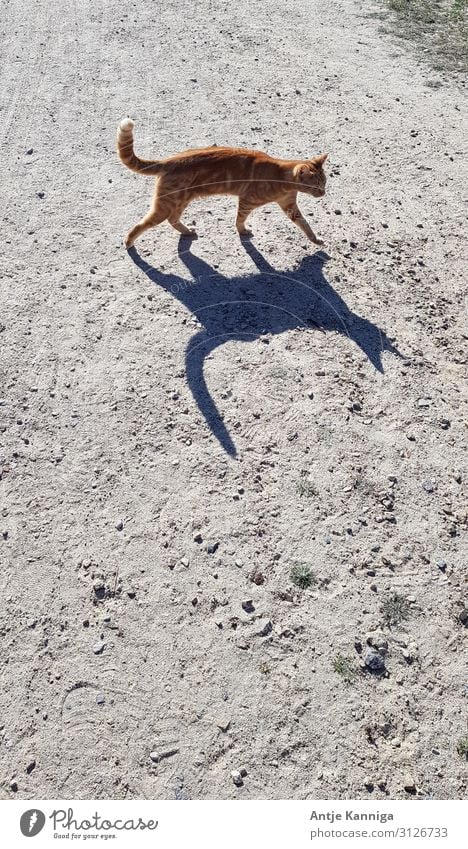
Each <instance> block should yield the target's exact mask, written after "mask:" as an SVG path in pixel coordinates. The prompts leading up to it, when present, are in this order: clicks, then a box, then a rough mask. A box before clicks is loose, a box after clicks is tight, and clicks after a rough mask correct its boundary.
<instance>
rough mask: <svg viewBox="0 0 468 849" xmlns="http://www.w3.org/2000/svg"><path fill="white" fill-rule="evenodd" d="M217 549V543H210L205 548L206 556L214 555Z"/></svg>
mask: <svg viewBox="0 0 468 849" xmlns="http://www.w3.org/2000/svg"><path fill="white" fill-rule="evenodd" d="M218 548H219V542H210V543H209V544H208V545H207V546H206V550H207V552H208V554H214V553H215V551H216V550H217V549H218Z"/></svg>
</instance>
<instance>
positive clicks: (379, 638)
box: [366, 631, 388, 654]
mask: <svg viewBox="0 0 468 849" xmlns="http://www.w3.org/2000/svg"><path fill="white" fill-rule="evenodd" d="M366 642H367V644H368V645H369V646H372V648H374V649H377V651H378V652H379V653H380V654H385V653H386V651H387V650H388V642H387V640H386V638H385V634H384V633H383V631H371V632H370V633H369V634H366Z"/></svg>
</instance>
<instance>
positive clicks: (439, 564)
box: [436, 560, 447, 572]
mask: <svg viewBox="0 0 468 849" xmlns="http://www.w3.org/2000/svg"><path fill="white" fill-rule="evenodd" d="M436 566H437V568H438V569H440V571H441V572H445V570H446V568H447V562H446V561H445V560H436Z"/></svg>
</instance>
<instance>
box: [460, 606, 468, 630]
mask: <svg viewBox="0 0 468 849" xmlns="http://www.w3.org/2000/svg"><path fill="white" fill-rule="evenodd" d="M458 621H459V622H460V623H461V625H464V626H465V628H467V627H468V609H467V608H466V607H464V608H463V610H461V611H460V613H459V614H458Z"/></svg>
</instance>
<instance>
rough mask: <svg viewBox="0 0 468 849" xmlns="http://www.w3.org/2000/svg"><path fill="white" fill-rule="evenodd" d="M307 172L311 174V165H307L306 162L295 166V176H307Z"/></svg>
mask: <svg viewBox="0 0 468 849" xmlns="http://www.w3.org/2000/svg"><path fill="white" fill-rule="evenodd" d="M306 174H310V166H309V165H306V164H305V163H304V162H302V163H300V164H299V165H296V167H295V168H294V176H295V177H305V176H306Z"/></svg>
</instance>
